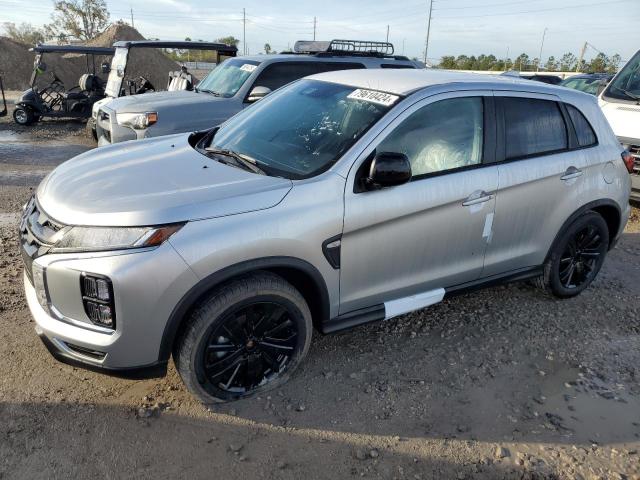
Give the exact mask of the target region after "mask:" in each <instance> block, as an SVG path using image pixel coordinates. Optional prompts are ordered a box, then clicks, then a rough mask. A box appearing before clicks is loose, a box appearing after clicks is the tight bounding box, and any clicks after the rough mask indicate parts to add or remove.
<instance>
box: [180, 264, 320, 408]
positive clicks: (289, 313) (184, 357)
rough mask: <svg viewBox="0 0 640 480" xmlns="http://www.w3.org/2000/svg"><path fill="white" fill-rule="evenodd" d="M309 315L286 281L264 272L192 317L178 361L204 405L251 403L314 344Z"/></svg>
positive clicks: (231, 286) (235, 284) (220, 293)
mask: <svg viewBox="0 0 640 480" xmlns="http://www.w3.org/2000/svg"><path fill="white" fill-rule="evenodd" d="M311 332H312V321H311V312H310V311H309V307H308V306H307V303H306V302H305V300H304V297H303V296H302V295H301V294H300V292H298V291H297V290H296V289H295V288H294V287H293V286H292V285H291V284H290V283H288V282H287V281H285V280H284V279H283V278H282V277H279V276H278V275H274V274H272V273H268V272H260V273H256V274H252V275H250V276H246V277H242V278H239V279H237V280H233V281H231V282H230V283H227V284H225V285H222V286H221V287H220V288H218V289H217V290H215V291H214V292H213V293H212V294H211V296H210V297H209V298H208V299H207V300H205V301H204V302H203V303H202V304H201V305H200V306H199V307H198V308H196V310H195V311H194V312H193V314H192V315H191V317H190V319H189V320H188V323H187V326H186V328H185V330H184V331H183V333H182V335H181V336H180V338H179V340H178V342H177V344H176V347H175V350H174V354H173V356H174V360H175V363H176V367H177V370H178V373H179V374H180V376H181V377H182V380H183V381H184V383H185V385H186V386H187V388H188V389H189V391H190V392H191V393H192V394H193V395H194V396H196V397H197V398H198V399H199V400H200V401H202V402H203V403H204V404H212V403H217V402H228V401H232V400H237V399H240V398H247V397H250V396H253V395H255V394H258V393H260V392H264V391H267V390H271V389H272V388H276V387H278V386H279V385H282V384H283V383H285V382H286V381H287V379H288V378H289V376H290V375H291V373H292V372H293V371H294V370H295V369H296V368H297V366H298V365H299V364H300V362H301V361H302V359H303V358H304V356H305V355H306V353H307V351H308V349H309V345H310V344H311Z"/></svg>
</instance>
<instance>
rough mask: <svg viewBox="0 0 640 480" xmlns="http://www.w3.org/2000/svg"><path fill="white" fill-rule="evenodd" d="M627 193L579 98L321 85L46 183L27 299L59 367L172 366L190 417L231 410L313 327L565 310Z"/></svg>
mask: <svg viewBox="0 0 640 480" xmlns="http://www.w3.org/2000/svg"><path fill="white" fill-rule="evenodd" d="M629 188H630V186H629V175H628V173H627V170H626V167H625V165H624V161H623V159H622V157H621V146H620V144H619V143H618V141H617V140H616V138H615V136H614V134H613V133H612V131H611V129H610V127H609V125H608V123H607V122H606V120H605V119H604V117H603V115H602V113H601V111H600V109H599V108H598V105H597V104H596V100H595V98H594V97H593V96H591V95H587V94H584V93H580V92H577V91H573V90H569V89H564V88H559V87H552V86H547V85H544V84H538V83H533V82H528V81H522V80H512V79H508V78H489V77H487V76H474V75H470V74H454V73H447V72H438V71H427V70H413V71H409V70H406V71H400V70H387V71H380V70H377V71H373V70H358V71H342V72H332V73H325V74H320V75H317V76H313V77H310V78H306V79H302V80H299V81H297V82H294V83H292V84H290V85H288V86H286V87H284V88H282V89H281V90H279V91H278V92H275V93H274V94H273V95H270V96H269V97H268V98H266V99H265V100H264V101H261V102H260V103H258V104H256V105H255V106H254V107H252V108H250V109H247V110H244V111H243V112H242V113H240V114H238V115H236V116H235V117H233V118H232V119H230V120H229V121H227V122H226V123H225V124H223V125H222V126H220V127H217V128H214V129H211V130H209V131H206V132H200V133H196V134H180V135H173V136H167V137H163V138H157V139H151V140H146V141H141V142H136V143H133V144H131V143H130V144H127V145H122V146H118V145H114V146H110V147H105V148H103V149H99V150H96V151H90V152H87V153H85V154H83V155H80V156H78V157H76V158H75V159H73V160H70V161H68V162H66V163H64V164H62V165H61V166H59V167H58V168H57V169H56V170H54V171H53V172H52V173H51V174H50V175H49V176H48V177H47V178H46V179H45V180H44V181H43V182H42V184H41V185H40V186H39V188H38V190H37V193H36V195H35V197H34V198H32V199H31V201H30V202H29V203H28V204H27V205H26V207H25V212H24V217H23V219H22V224H21V227H20V228H21V238H22V254H23V257H24V261H25V265H26V268H25V278H24V284H25V290H26V296H27V300H28V303H29V307H30V309H31V312H32V314H33V316H34V318H35V320H36V330H37V332H38V334H39V335H40V336H41V337H42V339H43V340H44V342H45V343H46V344H47V345H48V347H49V348H50V350H51V352H52V353H53V354H54V355H55V356H56V357H57V358H59V359H60V360H62V361H65V362H72V363H78V364H81V365H85V366H88V367H93V368H97V369H101V370H103V371H118V372H123V371H124V372H126V371H129V373H136V374H141V373H154V374H157V373H158V370H160V372H163V371H165V369H166V364H167V361H168V360H169V357H170V356H171V355H172V354H173V358H174V360H175V364H176V367H177V369H178V372H179V373H180V375H181V376H182V378H183V380H184V382H185V383H186V385H187V386H188V388H189V389H190V390H191V392H193V394H194V395H196V396H197V397H198V398H199V399H201V400H202V401H203V402H213V401H226V400H232V399H237V398H240V397H246V396H249V395H251V394H254V393H257V392H261V391H264V390H266V389H269V388H272V387H274V386H276V385H280V384H282V383H283V382H284V381H285V380H286V379H287V378H288V377H289V375H290V374H291V372H292V371H293V370H294V369H295V368H296V367H297V366H298V364H299V363H300V362H301V360H302V358H303V357H304V356H305V353H306V352H307V349H308V348H309V344H310V342H311V334H312V330H313V328H314V327H315V328H316V329H318V330H320V331H321V332H323V333H328V332H335V331H337V330H341V329H345V328H349V327H353V326H355V325H359V324H363V323H367V322H372V321H376V320H385V319H389V318H392V317H395V316H397V315H402V314H404V313H406V312H410V311H413V310H416V309H421V308H424V307H426V306H428V305H432V304H434V303H437V302H440V301H441V300H442V299H443V298H445V297H448V296H450V295H454V294H456V293H458V292H461V291H466V290H468V289H472V288H476V287H480V286H483V285H487V284H493V283H495V282H499V281H512V280H521V279H536V281H537V283H538V284H539V285H540V286H541V287H543V288H544V289H546V290H548V291H549V292H551V293H552V294H554V295H556V296H557V297H561V298H564V297H571V296H574V295H577V294H579V293H580V292H582V291H583V290H584V289H585V288H587V286H588V285H589V284H590V283H591V282H592V280H593V279H594V278H595V276H596V275H597V273H598V271H599V270H600V267H601V266H602V263H603V261H604V258H605V255H606V254H607V252H608V251H609V250H610V249H611V248H612V247H613V246H614V244H615V243H616V240H617V239H618V237H619V236H620V234H621V232H622V231H623V228H624V226H625V224H626V222H627V218H628V215H629V205H628V198H629ZM141 369H142V370H141ZM144 369H148V370H146V371H145V370H144Z"/></svg>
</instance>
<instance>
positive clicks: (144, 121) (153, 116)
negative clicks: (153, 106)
mask: <svg viewBox="0 0 640 480" xmlns="http://www.w3.org/2000/svg"><path fill="white" fill-rule="evenodd" d="M116 120H117V122H118V125H122V126H123V127H129V128H133V129H135V130H143V129H145V128H147V127H149V126H151V125H153V124H154V123H156V122H157V121H158V112H145V113H117V114H116Z"/></svg>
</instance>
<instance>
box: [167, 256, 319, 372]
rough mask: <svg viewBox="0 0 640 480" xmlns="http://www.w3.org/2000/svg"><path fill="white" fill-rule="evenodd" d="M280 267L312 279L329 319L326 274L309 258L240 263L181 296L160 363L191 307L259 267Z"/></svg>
mask: <svg viewBox="0 0 640 480" xmlns="http://www.w3.org/2000/svg"><path fill="white" fill-rule="evenodd" d="M277 268H291V269H295V270H299V271H301V272H303V273H304V274H306V275H307V276H308V277H309V278H311V279H312V280H313V282H314V284H315V287H316V290H317V291H318V292H319V295H320V306H321V316H322V318H329V291H328V289H327V284H326V282H325V281H324V277H323V276H322V274H321V273H320V272H319V271H318V269H317V268H316V267H314V266H313V265H312V264H310V263H309V262H307V261H305V260H301V259H299V258H296V257H285V256H281V257H280V256H274V257H264V258H257V259H252V260H247V261H244V262H240V263H237V264H234V265H231V266H228V267H225V268H223V269H222V270H219V271H217V272H214V273H212V274H210V275H208V276H207V277H205V278H203V279H201V280H200V281H199V282H198V283H197V284H196V285H194V286H193V287H191V289H190V290H189V291H188V292H187V293H186V294H185V295H184V296H183V297H182V298H181V299H180V301H179V302H178V303H177V304H176V306H175V307H174V308H173V311H172V312H171V315H170V316H169V319H168V320H167V323H166V324H165V327H164V332H163V333H162V340H161V342H160V353H159V355H158V361H159V362H166V361H168V360H169V357H170V356H171V352H172V350H173V343H174V340H175V337H176V335H177V334H178V331H179V329H180V326H181V325H182V322H183V320H184V319H185V318H186V316H187V315H188V313H189V311H190V310H191V308H192V307H193V306H194V305H196V304H197V303H198V301H199V300H200V299H201V298H202V297H203V296H204V295H205V294H206V293H207V292H209V291H210V290H212V289H213V288H214V287H216V286H218V285H220V284H222V283H224V282H226V281H227V280H230V279H231V278H234V277H237V276H239V275H244V274H248V273H251V272H255V271H259V270H269V269H277Z"/></svg>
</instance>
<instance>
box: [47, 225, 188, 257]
mask: <svg viewBox="0 0 640 480" xmlns="http://www.w3.org/2000/svg"><path fill="white" fill-rule="evenodd" d="M183 226H184V223H174V224H171V225H162V226H155V227H67V229H65V232H64V233H63V235H62V238H61V239H60V240H58V241H57V242H56V243H55V244H54V245H53V247H52V248H51V252H52V253H56V252H96V251H101V250H122V249H129V248H144V247H157V246H158V245H160V244H162V243H163V242H165V241H166V240H168V239H169V237H170V236H171V235H173V234H174V233H176V232H177V231H178V230H180V229H181V228H182V227H183Z"/></svg>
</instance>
